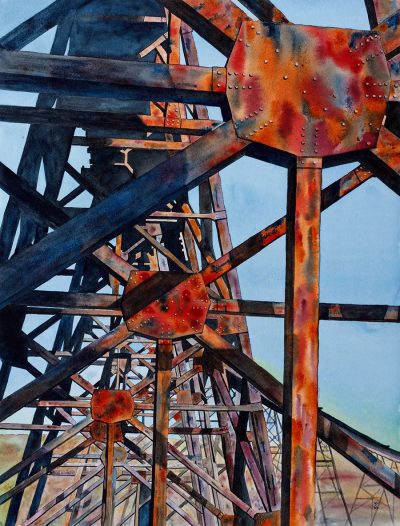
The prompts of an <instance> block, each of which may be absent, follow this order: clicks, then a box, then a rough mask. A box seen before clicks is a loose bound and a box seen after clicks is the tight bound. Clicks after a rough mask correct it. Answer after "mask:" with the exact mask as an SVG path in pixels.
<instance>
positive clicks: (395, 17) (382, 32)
mask: <svg viewBox="0 0 400 526" xmlns="http://www.w3.org/2000/svg"><path fill="white" fill-rule="evenodd" d="M398 7H399V8H400V2H398ZM374 29H375V30H376V31H378V32H379V36H380V41H381V42H382V47H383V50H384V51H385V54H386V55H389V56H393V55H395V54H396V53H398V51H399V47H400V10H398V11H396V12H394V13H393V14H391V15H390V16H389V17H388V18H385V19H384V20H382V22H381V23H380V24H379V25H377V26H376V27H375V28H374Z"/></svg>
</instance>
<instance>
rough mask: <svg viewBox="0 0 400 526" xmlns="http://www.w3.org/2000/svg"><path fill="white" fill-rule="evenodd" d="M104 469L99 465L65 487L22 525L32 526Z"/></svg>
mask: <svg viewBox="0 0 400 526" xmlns="http://www.w3.org/2000/svg"><path fill="white" fill-rule="evenodd" d="M102 470H103V466H99V467H98V468H96V469H93V470H91V471H90V472H89V473H88V474H87V475H85V476H84V477H82V478H81V479H80V480H78V481H77V482H75V483H74V484H72V485H71V486H69V487H68V488H67V489H65V490H64V491H63V492H62V493H60V494H59V495H57V496H56V497H55V498H54V499H52V500H50V501H48V502H46V504H44V505H43V506H42V507H41V508H40V509H39V510H38V511H37V512H36V513H35V514H34V515H32V516H31V517H29V518H28V519H26V520H25V521H24V522H23V523H22V524H21V526H30V525H31V524H34V523H35V521H36V520H38V519H39V518H40V517H42V516H43V515H44V514H45V513H47V512H48V511H50V510H51V509H52V508H54V507H55V506H56V505H57V504H59V503H60V502H61V501H63V500H64V499H66V498H68V497H69V496H70V495H72V494H73V493H75V491H76V490H77V489H79V488H80V487H81V486H83V485H84V484H86V483H88V482H90V480H92V478H93V477H95V476H97V475H99V474H100V472H101V471H102Z"/></svg>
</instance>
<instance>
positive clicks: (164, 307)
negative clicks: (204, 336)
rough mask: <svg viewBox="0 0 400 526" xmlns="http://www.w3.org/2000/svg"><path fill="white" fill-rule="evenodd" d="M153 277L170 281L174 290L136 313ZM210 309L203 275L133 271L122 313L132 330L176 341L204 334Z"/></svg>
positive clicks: (125, 293)
mask: <svg viewBox="0 0 400 526" xmlns="http://www.w3.org/2000/svg"><path fill="white" fill-rule="evenodd" d="M152 278H153V279H154V278H156V279H161V280H164V281H167V280H168V281H169V282H170V283H174V284H175V287H174V288H172V290H170V291H169V292H167V293H166V294H163V295H160V297H159V298H157V299H155V300H154V301H152V302H151V303H149V304H148V305H147V306H144V307H143V309H141V310H140V311H139V312H135V310H134V309H135V306H137V305H138V301H139V298H140V297H142V298H143V294H145V293H146V290H147V289H146V284H151V281H152ZM185 278H187V279H185ZM137 300H138V301H137ZM142 301H143V299H142ZM209 306H210V300H209V297H208V294H207V289H206V287H205V285H204V281H203V278H202V277H201V275H200V274H193V275H190V276H189V277H187V274H178V273H173V272H154V271H140V272H136V271H133V272H132V273H131V275H130V277H129V280H128V283H127V285H126V288H125V291H124V296H123V299H122V312H123V314H124V319H125V321H126V324H127V327H128V328H129V330H131V331H135V332H138V333H141V334H144V335H146V336H151V337H154V338H168V339H175V338H180V337H183V336H189V335H192V334H196V333H199V332H201V331H202V329H203V326H204V323H205V320H206V316H207V312H208V309H209Z"/></svg>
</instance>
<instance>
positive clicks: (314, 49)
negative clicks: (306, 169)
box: [227, 22, 390, 157]
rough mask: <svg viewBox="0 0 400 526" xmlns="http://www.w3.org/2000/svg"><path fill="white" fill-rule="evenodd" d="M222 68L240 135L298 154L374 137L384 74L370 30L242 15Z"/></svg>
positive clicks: (385, 92)
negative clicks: (247, 18) (258, 19)
mask: <svg viewBox="0 0 400 526" xmlns="http://www.w3.org/2000/svg"><path fill="white" fill-rule="evenodd" d="M227 70H228V82H227V97H228V101H229V105H230V108H231V111H232V116H233V120H234V123H235V126H236V131H237V134H238V136H239V137H241V138H244V139H247V140H251V141H254V142H257V143H261V144H265V145H267V146H271V147H273V148H277V149H279V150H283V151H285V152H288V153H291V154H294V155H297V156H304V157H310V156H312V157H316V156H318V157H324V156H331V155H337V154H342V153H347V152H351V151H355V150H361V149H366V148H373V147H374V146H375V144H376V142H377V137H378V133H379V129H380V127H381V125H382V120H383V118H384V115H385V111H386V106H387V99H388V96H389V89H390V86H389V80H390V79H389V70H388V66H387V63H386V58H385V55H384V53H383V50H382V46H381V43H380V40H379V36H378V35H377V34H376V33H374V32H371V31H353V30H349V29H333V28H321V27H313V26H298V25H291V24H262V23H261V22H245V23H243V24H242V27H241V29H240V32H239V35H238V39H237V41H236V43H235V46H234V48H233V50H232V53H231V56H230V57H229V60H228V64H227Z"/></svg>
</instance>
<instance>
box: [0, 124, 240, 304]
mask: <svg viewBox="0 0 400 526" xmlns="http://www.w3.org/2000/svg"><path fill="white" fill-rule="evenodd" d="M248 144H249V143H248V142H247V141H245V140H242V139H238V138H237V136H236V133H235V130H234V127H233V124H232V122H228V123H226V124H223V125H222V126H220V127H218V128H216V129H215V130H213V131H212V132H210V133H208V134H207V135H205V136H204V137H202V138H201V139H199V140H198V141H196V142H195V143H193V144H191V146H189V147H188V148H186V149H185V150H182V151H180V152H177V153H176V154H175V155H174V156H173V157H171V158H169V159H168V160H166V161H164V162H162V163H161V164H159V165H157V166H156V167H155V168H153V169H151V170H150V171H149V172H147V173H146V174H145V175H143V176H142V177H140V178H139V179H137V180H134V181H132V182H131V183H128V184H127V185H125V186H124V187H123V188H121V190H118V191H116V192H114V193H113V194H112V195H111V196H110V197H107V198H106V199H104V200H103V201H101V202H100V203H99V204H97V205H96V206H94V207H93V208H91V209H90V210H88V211H87V212H84V213H83V214H80V215H79V216H78V217H75V218H74V219H71V220H70V221H68V223H66V224H65V225H63V226H62V227H60V228H58V229H57V230H56V231H55V232H52V233H51V234H49V235H48V236H46V237H45V238H44V239H42V240H41V241H39V242H38V243H36V244H35V245H34V246H32V247H30V248H29V249H26V250H25V251H23V252H21V254H19V255H17V256H15V257H13V260H12V262H11V261H9V262H6V263H4V264H3V265H1V267H0V275H1V276H2V280H3V283H4V286H2V288H1V294H0V306H4V305H6V304H7V303H8V302H10V301H13V300H15V298H16V297H17V296H18V295H19V294H23V293H24V292H26V291H27V290H29V289H32V288H34V287H36V286H38V285H39V284H40V283H43V282H44V281H47V280H49V279H50V278H51V277H52V276H54V275H55V274H57V272H59V271H60V270H62V269H64V268H66V267H68V266H69V265H70V264H72V263H74V262H76V260H77V259H79V257H80V256H82V255H84V254H85V253H87V252H88V251H89V250H91V249H92V250H93V249H94V248H95V247H96V246H98V245H100V244H101V243H102V241H104V240H105V239H110V238H111V237H112V236H113V235H114V234H115V233H117V232H118V231H120V230H121V229H122V228H123V227H124V226H126V225H127V224H131V223H134V222H137V221H138V220H139V219H140V218H141V217H144V216H146V215H148V214H150V213H151V212H153V211H154V210H155V209H156V208H157V207H158V206H159V204H160V203H162V202H168V201H170V200H171V199H173V197H174V195H176V194H177V193H179V192H182V191H183V190H184V189H188V188H192V187H193V186H195V185H196V184H199V182H201V181H202V180H204V179H205V178H206V177H207V176H209V175H211V174H212V173H214V172H216V171H218V170H219V169H221V168H222V167H224V166H227V165H228V164H230V163H231V162H233V160H235V159H237V158H238V157H240V156H242V155H244V153H245V149H246V147H247V146H248ZM144 195H146V199H143V196H144ZM126 202H130V203H131V206H129V207H126V206H124V203H126ZM77 233H79V235H77ZM44 254H45V255H46V264H45V265H44V264H43V257H44V256H43V255H44ZM27 266H28V267H29V268H30V269H31V272H29V273H27V272H25V269H26V268H27Z"/></svg>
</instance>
